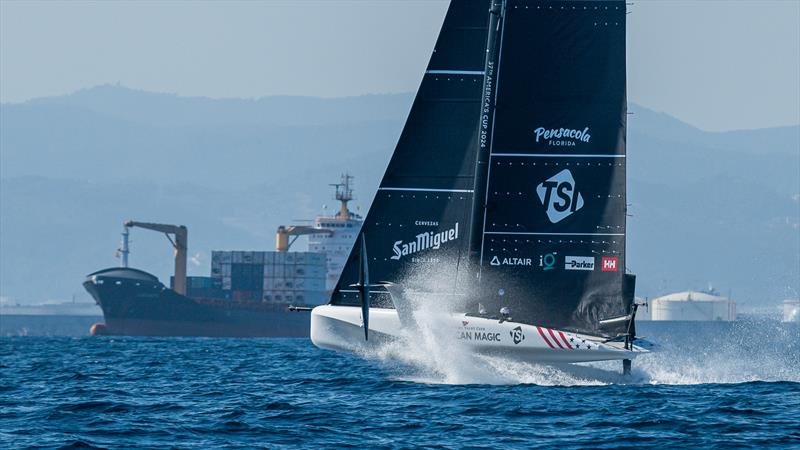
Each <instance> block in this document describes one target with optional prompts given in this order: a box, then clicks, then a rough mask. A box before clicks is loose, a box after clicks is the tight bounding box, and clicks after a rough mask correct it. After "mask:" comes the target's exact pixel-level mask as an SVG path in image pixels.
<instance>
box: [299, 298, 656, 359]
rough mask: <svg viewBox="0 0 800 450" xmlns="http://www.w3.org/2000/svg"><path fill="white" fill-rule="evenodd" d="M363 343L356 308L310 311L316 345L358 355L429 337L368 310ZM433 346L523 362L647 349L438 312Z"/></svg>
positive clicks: (630, 354)
mask: <svg viewBox="0 0 800 450" xmlns="http://www.w3.org/2000/svg"><path fill="white" fill-rule="evenodd" d="M369 316H370V319H369V324H370V327H369V340H365V339H364V328H363V326H362V322H361V308H359V307H352V306H337V305H323V306H318V307H316V308H314V310H313V311H312V312H311V341H312V342H313V343H314V345H316V346H317V347H320V348H324V349H328V350H335V351H345V352H360V351H363V350H368V349H370V348H376V347H380V346H381V345H383V344H384V343H385V342H387V341H398V340H399V341H401V342H402V340H404V339H405V340H411V341H413V335H414V334H419V333H425V334H430V331H431V330H425V331H420V330H416V329H414V326H403V325H402V323H401V319H400V317H399V316H398V314H397V311H396V310H394V309H384V308H370V313H369ZM428 322H430V323H429V324H428V325H429V328H430V327H431V325H432V326H433V328H435V330H434V333H433V334H434V335H435V337H434V339H436V340H438V341H439V342H438V343H439V344H441V345H447V346H460V347H463V348H465V349H467V350H469V351H472V352H474V353H479V354H490V355H500V356H503V357H506V358H509V359H512V360H517V361H521V362H529V363H581V362H591V361H609V360H626V359H627V360H630V359H633V358H635V357H637V356H638V355H640V354H642V353H647V352H648V351H647V350H646V349H644V348H641V347H638V346H635V345H634V346H631V348H630V349H626V348H624V344H623V343H622V342H608V341H607V340H605V339H602V338H599V337H596V336H588V335H583V334H577V333H572V332H568V331H561V330H554V329H550V328H545V327H539V326H535V325H529V324H523V323H517V322H513V321H503V322H500V321H498V320H496V319H487V318H482V317H475V316H471V315H467V314H446V313H442V314H440V315H438V316H437V317H429V320H428Z"/></svg>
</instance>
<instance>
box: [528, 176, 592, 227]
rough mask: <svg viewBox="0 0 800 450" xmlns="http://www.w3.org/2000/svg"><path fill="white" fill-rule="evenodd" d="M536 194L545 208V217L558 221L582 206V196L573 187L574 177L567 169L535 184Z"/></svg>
mask: <svg viewBox="0 0 800 450" xmlns="http://www.w3.org/2000/svg"><path fill="white" fill-rule="evenodd" d="M536 194H538V195H539V200H541V202H542V206H544V207H545V208H547V218H548V219H550V222H551V223H558V222H561V221H562V220H564V219H566V218H567V217H569V216H571V215H572V214H573V213H575V212H576V211H578V210H579V209H581V208H583V196H582V195H581V193H580V192H578V189H577V188H576V187H575V179H574V178H573V177H572V172H570V171H569V169H564V170H562V171H561V172H558V173H557V174H555V175H553V176H552V177H550V178H548V179H547V180H545V181H543V182H542V183H540V184H539V185H538V186H536Z"/></svg>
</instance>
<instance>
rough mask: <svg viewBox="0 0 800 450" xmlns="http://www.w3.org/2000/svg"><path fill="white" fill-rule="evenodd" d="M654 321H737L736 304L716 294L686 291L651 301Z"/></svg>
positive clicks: (712, 292)
mask: <svg viewBox="0 0 800 450" xmlns="http://www.w3.org/2000/svg"><path fill="white" fill-rule="evenodd" d="M650 313H651V315H652V320H690V321H725V322H730V321H734V320H736V302H734V301H733V300H731V299H729V298H727V297H721V296H719V295H717V293H716V292H714V291H711V292H696V291H685V292H677V293H675V294H669V295H665V296H663V297H658V298H654V299H652V300H650Z"/></svg>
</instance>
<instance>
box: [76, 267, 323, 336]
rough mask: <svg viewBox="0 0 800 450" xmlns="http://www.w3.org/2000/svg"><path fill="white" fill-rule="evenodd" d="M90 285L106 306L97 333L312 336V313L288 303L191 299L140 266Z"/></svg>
mask: <svg viewBox="0 0 800 450" xmlns="http://www.w3.org/2000/svg"><path fill="white" fill-rule="evenodd" d="M84 287H85V288H86V290H87V291H88V292H89V293H90V294H91V295H92V297H94V299H95V301H96V302H97V304H98V305H99V306H100V308H101V309H102V310H103V317H104V323H103V324H101V325H99V326H95V327H93V330H94V334H103V335H123V336H208V337H308V335H309V326H310V321H309V314H308V313H307V312H291V311H288V309H287V307H288V305H285V304H265V303H261V302H236V301H232V300H218V299H203V298H191V297H187V296H185V295H181V294H178V293H177V292H175V291H174V290H172V289H169V288H167V287H166V286H164V285H163V284H162V283H161V282H160V281H158V279H157V278H156V277H155V276H153V275H150V274H148V273H146V272H143V271H140V270H136V269H123V268H119V269H106V270H103V271H99V272H95V273H94V274H91V275H89V277H88V279H87V280H86V281H85V282H84Z"/></svg>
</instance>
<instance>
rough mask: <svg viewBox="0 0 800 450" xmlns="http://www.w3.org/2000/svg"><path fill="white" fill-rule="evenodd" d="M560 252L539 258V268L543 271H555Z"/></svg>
mask: <svg viewBox="0 0 800 450" xmlns="http://www.w3.org/2000/svg"><path fill="white" fill-rule="evenodd" d="M557 254H558V252H553V253H548V254H546V255H541V256H539V267H541V268H542V270H553V269H555V268H556V255H557Z"/></svg>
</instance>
